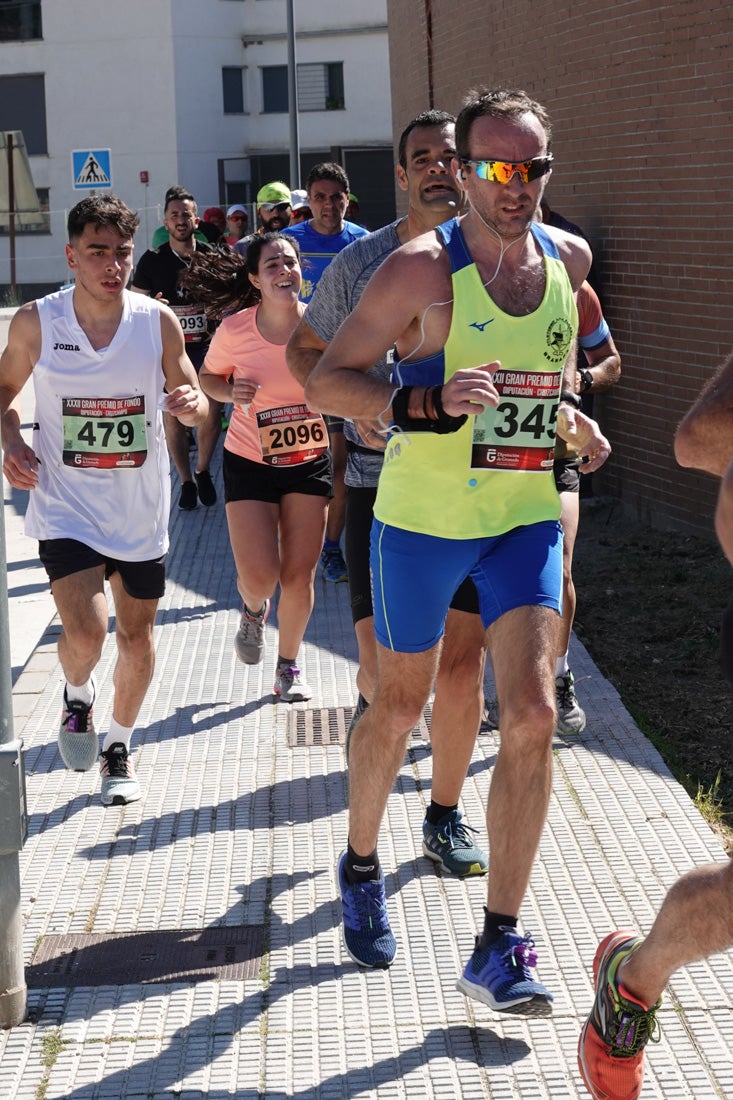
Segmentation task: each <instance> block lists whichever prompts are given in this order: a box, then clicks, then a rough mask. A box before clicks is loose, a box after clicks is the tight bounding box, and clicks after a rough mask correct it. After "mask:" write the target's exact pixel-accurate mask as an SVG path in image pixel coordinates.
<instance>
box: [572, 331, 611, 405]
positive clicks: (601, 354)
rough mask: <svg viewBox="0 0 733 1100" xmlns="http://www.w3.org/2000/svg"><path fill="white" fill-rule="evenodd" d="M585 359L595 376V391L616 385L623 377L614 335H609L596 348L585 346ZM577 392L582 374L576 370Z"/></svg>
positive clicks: (598, 391)
mask: <svg viewBox="0 0 733 1100" xmlns="http://www.w3.org/2000/svg"><path fill="white" fill-rule="evenodd" d="M583 354H584V355H585V361H586V363H587V364H588V369H589V370H590V372H591V374H592V376H593V392H594V393H600V392H602V391H603V390H608V389H610V388H611V386H613V385H615V384H616V382H618V380H619V378H620V377H621V356H620V355H619V353H618V350H617V348H616V345H615V344H614V342H613V337H612V336H609V337H608V339H607V340H604V341H603V343H602V344H598V346H597V347H595V348H583ZM576 381H577V385H576V392H577V390H578V388H579V384H580V381H581V379H580V376H579V375H578V373H577V371H576Z"/></svg>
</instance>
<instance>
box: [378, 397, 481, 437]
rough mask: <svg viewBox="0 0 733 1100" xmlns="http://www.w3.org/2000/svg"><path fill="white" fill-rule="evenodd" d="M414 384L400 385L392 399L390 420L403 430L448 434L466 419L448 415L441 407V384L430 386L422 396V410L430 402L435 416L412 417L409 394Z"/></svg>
mask: <svg viewBox="0 0 733 1100" xmlns="http://www.w3.org/2000/svg"><path fill="white" fill-rule="evenodd" d="M414 388H415V387H414V386H400V388H399V389H398V390H397V392H396V393H395V395H394V397H393V399H392V420H393V422H394V424H395V425H396V426H397V427H398V428H401V429H402V430H403V431H404V432H433V434H435V435H448V434H449V433H450V432H457V431H458V429H459V428H461V427H463V425H464V424H465V423H466V421H467V420H468V417H467V416H465V415H464V416H449V415H448V413H447V412H446V411H445V409H444V408H443V402H442V399H441V394H442V390H443V387H442V386H432V387H430V389H429V394H428V391H426V392H425V395H424V398H423V412H425V413H427V412H428V405H429V404H432V407H433V411H434V412H435V418H434V419H432V418H429V417H428V416H424V417H412V416H410V415H409V414H408V406H409V402H410V394H411V393H412V391H413V389H414Z"/></svg>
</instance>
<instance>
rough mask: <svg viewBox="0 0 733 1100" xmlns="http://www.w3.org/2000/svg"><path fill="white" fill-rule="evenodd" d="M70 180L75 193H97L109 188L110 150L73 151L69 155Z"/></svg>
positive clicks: (110, 170)
mask: <svg viewBox="0 0 733 1100" xmlns="http://www.w3.org/2000/svg"><path fill="white" fill-rule="evenodd" d="M71 179H72V182H73V185H74V190H75V191H91V190H94V191H99V190H101V189H103V188H109V187H111V186H112V152H111V150H110V149H75V150H74V151H73V152H72V154H71Z"/></svg>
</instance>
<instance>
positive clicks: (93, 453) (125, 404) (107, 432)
mask: <svg viewBox="0 0 733 1100" xmlns="http://www.w3.org/2000/svg"><path fill="white" fill-rule="evenodd" d="M61 415H62V425H63V461H64V465H65V466H74V467H75V468H76V469H77V470H78V469H96V470H116V469H126V468H131V467H135V466H142V464H143V463H144V462H145V459H146V458H147V454H148V445H147V433H146V428H145V398H144V397H142V396H139V397H64V398H62V399H61Z"/></svg>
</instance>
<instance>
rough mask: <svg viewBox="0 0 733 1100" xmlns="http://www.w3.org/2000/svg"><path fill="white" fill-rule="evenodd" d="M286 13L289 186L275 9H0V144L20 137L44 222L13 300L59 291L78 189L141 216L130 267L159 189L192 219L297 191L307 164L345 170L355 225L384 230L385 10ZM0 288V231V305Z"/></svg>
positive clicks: (19, 246)
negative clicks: (270, 188) (274, 183)
mask: <svg viewBox="0 0 733 1100" xmlns="http://www.w3.org/2000/svg"><path fill="white" fill-rule="evenodd" d="M293 15H294V27H295V53H296V61H297V82H298V128H299V144H300V152H301V158H300V163H301V178H300V180H298V181H295V180H290V179H289V178H288V177H289V172H290V168H289V164H290V161H289V145H290V120H289V114H288V80H287V64H288V36H287V4H286V0H125V2H124V3H113V2H111V0H0V131H3V130H4V131H8V130H13V131H17V130H20V131H22V132H23V135H24V140H25V145H26V148H27V151H28V154H29V162H30V167H31V172H32V175H33V182H34V184H35V186H36V188H37V190H38V193H39V197H40V199H41V202H42V206H43V209H44V211H45V215H44V218H43V220H42V223H41V224H40V225H38V226H35V227H21V228H19V229H17V230H16V241H15V269H16V283H17V285H18V287H19V288H21V289H22V293H21V297H24V298H27V297H29V296H31V294H29V293H28V290H27V289H26V288H31V292H32V293H36V292H37V293H40V292H41V290H40V289H39V290H38V291H33V289H32V288H41V289H44V290H45V289H48V288H50V287H53V286H57V285H58V284H60V283H63V282H64V281H65V280H66V277H67V269H66V263H65V259H64V244H65V243H66V232H65V218H66V214H67V212H68V210H69V209H70V208H71V207H72V206H73V205H74V204H75V203H76V202H78V201H79V199H80V198H82V197H83V196H84V195H85V194H88V193H89V191H90V190H91V189H99V190H101V189H107V190H111V191H112V192H113V193H115V194H118V195H120V196H121V197H122V198H123V199H124V200H125V201H126V202H127V203H128V204H129V205H130V206H132V207H133V208H134V209H136V210H138V211H139V212H140V216H141V229H140V232H139V235H138V241H137V249H136V251H137V253H138V255H139V254H140V252H141V251H142V249H144V248H145V247H147V245H148V243H149V240H150V237H151V236H152V233H153V231H154V229H155V227H156V226H157V225H158V224H159V220H160V207H161V203H162V199H163V196H164V193H165V191H166V189H167V188H168V187H169V186H171V184H175V183H180V184H183V185H184V186H185V187H188V188H189V190H190V191H191V192H192V193H193V194H194V195H195V196H196V199H197V202H198V206H199V211H200V212H203V210H204V209H205V208H206V207H207V206H213V205H224V206H225V205H227V204H229V203H231V202H245V203H247V202H252V201H253V200H254V198H255V196H256V193H257V190H258V189H259V187H260V186H261V185H262V184H263V183H267V182H269V181H270V180H273V179H284V180H285V182H286V183H288V184H289V185H290V186H291V187H292V188H295V187H296V186H302V185H303V184H304V181H305V177H306V176H307V173H308V170H309V168H310V167H311V166H312V165H313V164H315V163H317V162H318V161H322V160H335V161H338V162H339V163H341V164H343V166H344V167H345V168H346V170H347V172H348V174H349V177H350V181H351V186H352V190H353V191H354V192H355V193H356V194H357V196H358V198H359V201H360V205H361V218H362V220H363V221H364V222H365V223H366V224H367V225H369V226H370V227H375V228H376V227H377V226H379V225H383V224H384V223H386V222H387V221H389V220H390V218H392V217H393V216H394V171H393V151H392V119H391V106H390V87H389V83H390V81H389V56H388V42H387V4H386V0H370V3H368V4H364V3H363V2H357V0H339V3H338V4H332V3H329V2H328V0H293ZM90 158H91V159H90ZM4 171H6V169H5V166H4V165H3V166H2V167H0V172H4ZM0 193H2V192H1V189H0ZM9 282H10V251H9V242H8V230H7V225H4V226H3V224H2V222H0V295H1V293H2V290H3V289H5V290H6V289H7V287H8V284H9ZM0 304H2V303H1V302H0Z"/></svg>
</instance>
